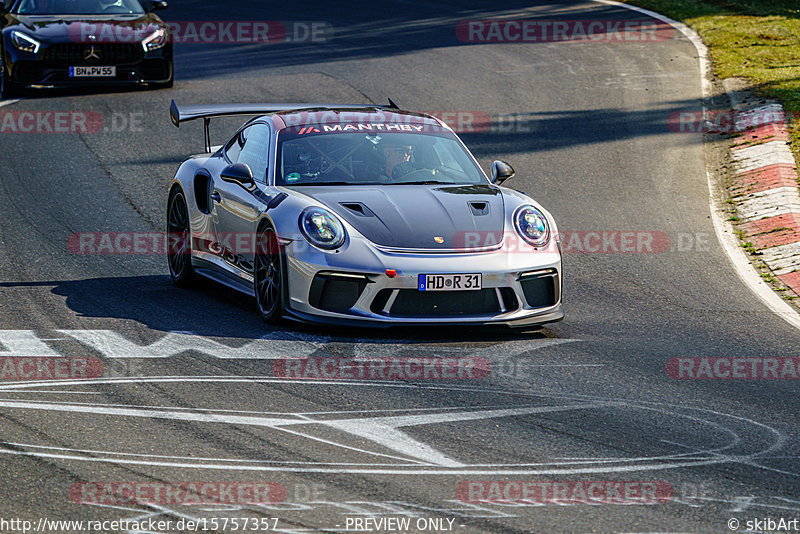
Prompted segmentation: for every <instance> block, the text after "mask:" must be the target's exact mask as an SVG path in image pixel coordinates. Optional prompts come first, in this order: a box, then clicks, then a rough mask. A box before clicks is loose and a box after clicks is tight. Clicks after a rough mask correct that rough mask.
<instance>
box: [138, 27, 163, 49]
mask: <svg viewBox="0 0 800 534" xmlns="http://www.w3.org/2000/svg"><path fill="white" fill-rule="evenodd" d="M165 44H167V30H165V29H164V28H159V29H157V30H156V31H154V32H153V33H151V34H150V35H148V36H147V37H145V38H144V40H143V41H142V48H144V51H145V52H149V51H150V50H158V49H159V48H161V47H163V46H164V45H165Z"/></svg>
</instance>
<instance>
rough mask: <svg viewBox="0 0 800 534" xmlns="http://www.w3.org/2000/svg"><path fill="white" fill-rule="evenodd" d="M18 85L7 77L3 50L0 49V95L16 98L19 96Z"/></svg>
mask: <svg viewBox="0 0 800 534" xmlns="http://www.w3.org/2000/svg"><path fill="white" fill-rule="evenodd" d="M20 93H21V90H20V86H19V85H17V84H15V83H14V82H13V81H11V80H10V79H9V76H8V74H7V73H6V62H5V51H3V50H0V96H2V97H3V98H9V99H10V98H16V97H18V96H20Z"/></svg>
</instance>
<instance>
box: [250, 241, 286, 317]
mask: <svg viewBox="0 0 800 534" xmlns="http://www.w3.org/2000/svg"><path fill="white" fill-rule="evenodd" d="M253 266H254V269H253V289H254V291H255V295H256V308H257V309H258V314H259V315H260V316H261V318H262V319H264V321H266V322H268V323H270V324H276V323H278V322H279V321H280V319H281V317H282V316H283V312H284V309H285V308H284V302H283V292H284V287H285V284H286V275H285V274H284V269H283V252H282V251H281V247H280V243H278V236H277V234H276V233H275V229H274V228H272V227H266V228H263V229H262V230H261V231H259V232H258V234H257V239H256V255H255V261H254V262H253Z"/></svg>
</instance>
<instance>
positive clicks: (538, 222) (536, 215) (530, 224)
mask: <svg viewBox="0 0 800 534" xmlns="http://www.w3.org/2000/svg"><path fill="white" fill-rule="evenodd" d="M514 227H515V228H516V230H517V233H518V234H519V236H520V237H521V238H522V239H524V240H525V241H526V242H528V243H529V244H531V245H533V246H534V247H543V246H545V245H546V244H547V242H548V241H550V226H549V225H548V224H547V218H545V216H544V214H543V213H542V212H541V211H539V210H538V209H536V208H534V207H533V206H522V207H520V208H519V209H517V212H516V213H515V214H514Z"/></svg>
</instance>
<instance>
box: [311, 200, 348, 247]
mask: <svg viewBox="0 0 800 534" xmlns="http://www.w3.org/2000/svg"><path fill="white" fill-rule="evenodd" d="M300 231H301V232H302V233H303V236H304V237H305V238H306V239H307V240H308V242H309V243H311V244H312V245H314V246H315V247H319V248H322V249H325V250H333V249H335V248H339V247H341V246H342V245H343V244H344V239H345V236H346V234H345V230H344V226H342V223H341V222H339V219H337V218H336V216H335V215H334V214H333V213H331V212H330V211H328V210H326V209H324V208H306V209H305V210H303V213H301V214H300Z"/></svg>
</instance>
